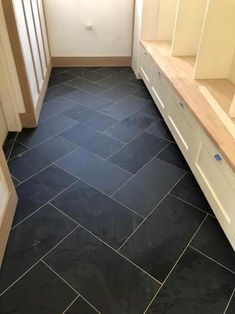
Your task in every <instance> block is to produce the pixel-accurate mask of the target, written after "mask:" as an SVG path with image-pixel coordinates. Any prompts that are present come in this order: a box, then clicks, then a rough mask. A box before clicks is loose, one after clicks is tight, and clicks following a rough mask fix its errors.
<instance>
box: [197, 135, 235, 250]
mask: <svg viewBox="0 0 235 314" xmlns="http://www.w3.org/2000/svg"><path fill="white" fill-rule="evenodd" d="M195 166H196V170H197V172H198V175H199V179H200V181H201V183H202V188H203V190H204V193H205V194H206V196H207V199H208V201H209V202H210V204H211V206H212V208H213V210H214V212H215V215H216V217H217V218H218V220H219V222H220V223H221V225H222V227H223V229H224V231H225V233H226V234H227V236H228V238H229V240H230V242H231V243H232V245H233V246H234V249H235V174H234V172H233V171H232V169H231V168H229V166H228V165H227V163H226V162H225V161H224V160H223V158H222V157H221V155H220V154H219V153H218V150H217V149H216V147H215V146H214V144H212V143H211V142H210V140H209V139H208V138H207V136H206V135H203V141H202V142H201V143H200V147H199V151H198V154H197V157H196V163H195Z"/></svg>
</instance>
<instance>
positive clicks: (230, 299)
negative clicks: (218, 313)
mask: <svg viewBox="0 0 235 314" xmlns="http://www.w3.org/2000/svg"><path fill="white" fill-rule="evenodd" d="M234 295H235V289H234V290H233V292H232V294H231V297H230V298H229V300H228V304H227V305H226V308H225V310H224V312H223V314H226V312H227V310H228V308H229V305H230V303H231V301H232V299H233V296H234Z"/></svg>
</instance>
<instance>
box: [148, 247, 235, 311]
mask: <svg viewBox="0 0 235 314" xmlns="http://www.w3.org/2000/svg"><path fill="white" fill-rule="evenodd" d="M234 281H235V275H233V274H232V273H230V272H229V271H227V270H226V269H224V268H222V267H220V266H219V265H217V264H216V263H214V262H213V261H211V260H209V259H208V258H207V257H204V256H202V255H201V254H199V253H197V252H196V251H194V250H193V249H191V248H188V249H187V251H186V253H185V254H184V255H183V257H182V258H181V259H180V262H179V263H178V264H177V265H176V268H175V269H174V271H173V273H172V274H171V275H170V277H169V278H168V280H167V281H166V284H165V285H164V286H163V288H162V289H161V291H160V292H159V293H158V295H157V297H156V299H155V301H154V302H153V303H152V305H151V307H150V309H149V310H148V311H147V313H148V314H150V313H164V314H170V313H190V314H198V313H213V314H221V313H223V312H224V309H225V307H226V305H227V303H228V300H229V298H230V296H231V294H232V291H233V289H234Z"/></svg>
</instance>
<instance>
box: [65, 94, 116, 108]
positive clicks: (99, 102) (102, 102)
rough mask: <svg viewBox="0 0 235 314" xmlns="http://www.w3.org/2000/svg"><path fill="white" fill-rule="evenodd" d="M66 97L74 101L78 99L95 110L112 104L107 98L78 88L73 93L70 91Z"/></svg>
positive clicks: (78, 101)
mask: <svg viewBox="0 0 235 314" xmlns="http://www.w3.org/2000/svg"><path fill="white" fill-rule="evenodd" d="M66 97H67V98H69V99H71V100H73V101H76V102H77V103H79V104H81V105H82V106H85V107H88V108H90V109H94V110H101V109H103V108H105V107H107V106H110V105H112V102H111V101H108V100H107V99H104V98H102V97H99V96H96V95H93V94H91V93H86V92H84V91H81V90H76V91H74V92H72V93H69V94H67V95H66Z"/></svg>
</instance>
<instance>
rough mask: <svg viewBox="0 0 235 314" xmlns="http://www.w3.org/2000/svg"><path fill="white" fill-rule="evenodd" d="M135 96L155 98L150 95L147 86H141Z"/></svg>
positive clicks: (148, 98)
mask: <svg viewBox="0 0 235 314" xmlns="http://www.w3.org/2000/svg"><path fill="white" fill-rule="evenodd" d="M134 95H135V96H138V97H141V98H143V99H146V100H153V98H152V96H151V95H150V93H149V91H148V90H147V88H146V87H144V88H141V89H140V90H139V91H137V92H136V93H135V94H134Z"/></svg>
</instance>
